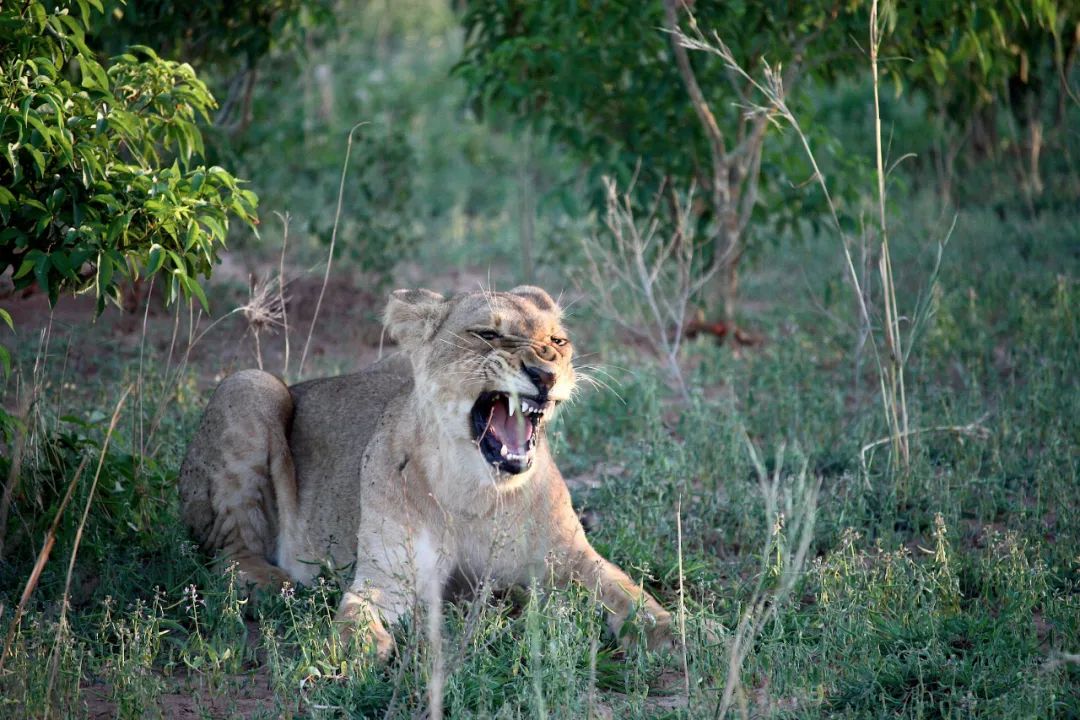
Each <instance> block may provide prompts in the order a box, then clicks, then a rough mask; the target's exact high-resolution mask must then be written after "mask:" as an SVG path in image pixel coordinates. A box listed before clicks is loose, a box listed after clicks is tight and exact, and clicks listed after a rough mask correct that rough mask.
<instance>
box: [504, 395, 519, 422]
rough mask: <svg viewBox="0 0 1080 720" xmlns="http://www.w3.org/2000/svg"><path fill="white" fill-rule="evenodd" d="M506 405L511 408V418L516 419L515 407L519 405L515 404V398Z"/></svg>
mask: <svg viewBox="0 0 1080 720" xmlns="http://www.w3.org/2000/svg"><path fill="white" fill-rule="evenodd" d="M506 404H507V405H509V406H510V417H514V406H515V405H517V403H515V402H514V400H513V398H511V399H510V402H508V403H506Z"/></svg>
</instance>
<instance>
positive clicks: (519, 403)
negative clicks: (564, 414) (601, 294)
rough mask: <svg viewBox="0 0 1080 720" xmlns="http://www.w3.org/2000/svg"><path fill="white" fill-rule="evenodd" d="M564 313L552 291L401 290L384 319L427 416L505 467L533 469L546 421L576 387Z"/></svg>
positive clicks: (507, 471) (510, 470)
mask: <svg viewBox="0 0 1080 720" xmlns="http://www.w3.org/2000/svg"><path fill="white" fill-rule="evenodd" d="M561 321H562V311H561V310H560V308H559V306H558V305H557V304H556V303H555V301H554V300H552V299H551V296H549V295H548V294H547V293H546V292H544V291H543V290H541V289H540V288H537V287H531V286H521V287H517V288H514V289H513V290H511V291H509V292H484V291H480V292H470V293H462V294H460V295H455V296H454V297H452V298H449V299H447V298H444V297H443V296H441V295H438V294H437V293H433V292H431V291H430V290H397V291H395V292H394V293H393V294H392V295H391V296H390V302H389V303H388V305H387V307H386V317H385V322H386V329H387V332H389V334H390V336H391V337H392V338H393V339H394V340H395V341H396V342H398V343H399V344H400V345H401V346H402V349H403V350H404V351H405V352H406V353H407V354H408V356H409V358H410V360H411V361H412V365H413V371H414V375H415V379H416V392H417V394H418V396H419V397H421V398H422V399H423V400H424V402H425V404H428V406H429V408H430V410H431V413H430V416H429V418H430V422H432V423H433V424H437V425H438V428H437V429H438V430H439V431H440V432H442V433H443V434H445V435H449V437H450V439H451V440H454V441H465V442H470V443H472V444H473V445H475V448H476V451H477V452H478V453H479V454H480V457H482V459H483V461H484V462H485V463H486V464H487V465H490V466H492V467H494V468H495V469H496V470H498V471H499V473H500V474H505V475H518V474H520V473H524V472H526V471H527V470H529V469H530V468H531V467H532V465H533V461H534V459H535V457H536V448H537V445H538V444H539V443H540V441H541V440H542V439H543V432H544V428H545V426H546V424H547V422H548V421H549V420H550V418H551V416H552V413H553V412H554V411H555V408H556V407H557V406H558V405H559V403H561V402H563V401H564V400H567V399H568V398H569V397H570V395H571V393H572V392H573V389H574V383H575V374H574V367H573V365H572V363H571V358H572V356H573V347H572V345H571V344H570V340H569V338H568V337H567V334H566V331H565V330H564V329H563V327H562V322H561ZM432 429H433V430H434V429H436V428H435V427H433V428H432Z"/></svg>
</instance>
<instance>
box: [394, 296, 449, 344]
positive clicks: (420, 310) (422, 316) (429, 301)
mask: <svg viewBox="0 0 1080 720" xmlns="http://www.w3.org/2000/svg"><path fill="white" fill-rule="evenodd" d="M449 309H450V306H449V305H448V304H447V302H446V298H444V297H443V296H442V295H439V294H438V293H434V292H432V291H430V290H395V291H394V292H392V293H390V301H389V302H388V303H386V313H385V315H384V316H383V324H384V325H385V326H386V331H387V332H388V333H390V337H391V338H393V340H394V341H395V342H396V343H398V344H399V345H402V346H407V347H419V346H420V345H422V344H423V343H425V342H427V341H428V340H430V339H431V337H432V335H434V334H435V330H436V329H438V327H439V325H440V324H441V323H442V321H443V318H445V317H446V313H447V312H449Z"/></svg>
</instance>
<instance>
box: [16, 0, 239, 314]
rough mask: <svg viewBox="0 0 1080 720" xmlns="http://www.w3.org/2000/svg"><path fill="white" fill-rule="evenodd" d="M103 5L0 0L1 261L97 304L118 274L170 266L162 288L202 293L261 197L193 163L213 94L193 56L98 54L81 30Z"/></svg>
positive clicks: (22, 278)
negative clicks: (236, 224) (4, 0)
mask: <svg viewBox="0 0 1080 720" xmlns="http://www.w3.org/2000/svg"><path fill="white" fill-rule="evenodd" d="M24 9H25V12H24ZM73 10H74V11H75V12H72V11H73ZM100 12H102V5H101V3H100V2H99V0H77V1H76V2H74V3H59V4H58V6H54V5H46V4H44V3H41V2H38V1H37V0H31V1H30V2H28V3H22V4H18V5H17V6H12V5H11V4H5V5H3V6H0V30H2V31H3V36H4V43H3V44H2V45H0V97H2V98H3V102H0V222H2V223H3V230H0V272H3V271H4V270H6V269H7V268H12V270H13V278H14V282H15V286H16V288H22V287H25V286H27V285H30V284H37V285H39V286H40V287H41V288H42V289H43V290H45V291H46V292H47V293H48V294H49V298H50V300H51V301H52V302H53V303H55V302H56V300H57V298H58V297H59V294H60V293H61V292H64V291H68V290H83V289H92V290H93V291H94V293H95V295H96V297H97V298H98V307H99V309H103V308H104V306H105V304H106V301H107V300H110V299H111V300H116V299H117V298H118V297H119V288H118V286H119V284H120V283H121V282H123V280H124V279H126V278H134V277H137V276H139V275H140V274H153V273H158V272H166V273H169V275H170V278H171V283H170V295H171V296H173V297H175V296H176V295H177V294H178V293H182V294H183V295H184V296H187V297H195V298H197V299H198V300H199V301H200V302H201V303H203V304H204V305H205V304H206V297H205V294H204V293H203V291H202V288H201V287H200V286H199V282H198V280H197V278H198V277H199V276H200V275H201V276H208V275H209V274H210V270H211V268H212V266H213V263H214V262H215V261H216V258H217V253H218V251H219V250H220V249H221V248H222V247H224V244H225V241H226V238H227V236H228V231H229V222H230V220H231V219H238V220H240V221H241V222H242V223H244V224H246V225H248V226H249V227H254V225H255V224H256V223H257V218H256V215H255V209H256V205H257V202H258V199H257V198H256V197H255V195H254V193H252V192H250V191H248V190H244V189H242V188H241V187H240V182H239V181H238V180H237V179H236V178H234V177H233V176H232V175H231V174H230V173H228V172H227V171H226V170H224V169H222V168H219V167H211V168H207V167H205V166H202V165H200V164H198V160H199V158H200V157H201V156H202V154H203V152H204V147H203V139H202V133H201V131H200V129H199V126H198V122H199V121H200V120H205V119H208V118H209V114H210V111H211V110H212V109H213V108H214V107H216V103H215V101H214V98H213V96H212V95H211V94H210V92H209V91H208V90H207V88H206V85H205V84H203V83H202V81H200V80H199V79H198V77H197V76H196V75H195V72H194V70H192V68H191V66H189V65H187V64H183V63H178V62H173V61H170V60H165V59H163V58H161V57H159V56H158V55H157V53H155V52H154V51H153V50H152V49H150V48H147V47H141V46H139V47H134V48H131V50H130V51H129V52H127V53H124V54H122V55H120V56H119V57H117V58H114V60H113V61H112V63H111V64H109V65H107V66H106V65H103V64H102V63H101V62H99V60H98V58H97V57H95V56H94V55H93V53H92V52H91V51H90V50H89V49H88V48H87V46H86V43H85V38H84V35H85V32H86V29H87V27H88V24H89V23H90V22H91V21H92V20H93V18H94V14H95V13H100ZM5 319H8V318H5Z"/></svg>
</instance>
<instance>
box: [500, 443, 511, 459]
mask: <svg viewBox="0 0 1080 720" xmlns="http://www.w3.org/2000/svg"><path fill="white" fill-rule="evenodd" d="M499 454H500V455H502V456H503V457H506V456H507V455H509V454H510V449H509V448H507V447H506V446H505V445H503V446H502V448H501V449H500V450H499Z"/></svg>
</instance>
